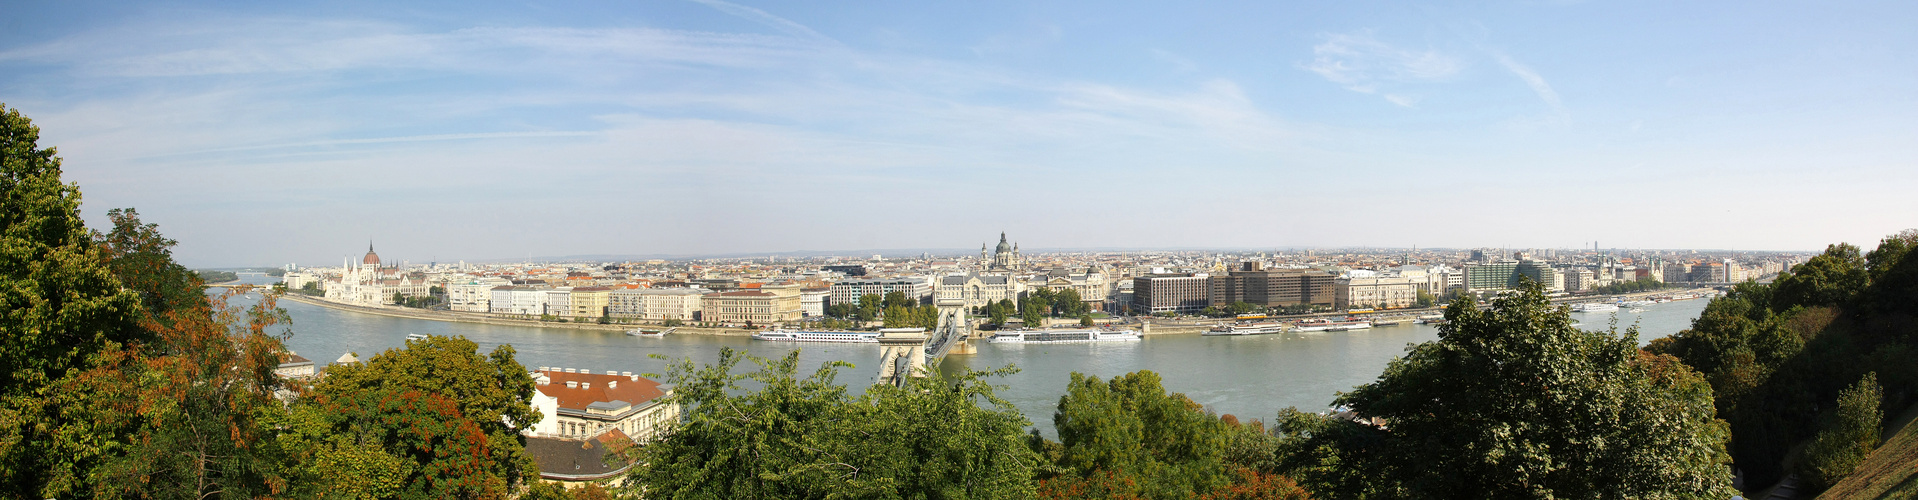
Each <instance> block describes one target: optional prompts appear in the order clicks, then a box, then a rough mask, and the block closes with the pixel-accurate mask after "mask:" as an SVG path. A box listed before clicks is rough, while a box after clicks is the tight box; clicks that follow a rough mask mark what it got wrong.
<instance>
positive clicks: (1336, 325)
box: [1325, 321, 1372, 332]
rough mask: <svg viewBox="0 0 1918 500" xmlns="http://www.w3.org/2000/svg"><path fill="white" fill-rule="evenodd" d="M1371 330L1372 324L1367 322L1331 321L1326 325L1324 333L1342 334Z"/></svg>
mask: <svg viewBox="0 0 1918 500" xmlns="http://www.w3.org/2000/svg"><path fill="white" fill-rule="evenodd" d="M1371 328H1372V323H1371V322H1369V321H1333V322H1332V323H1331V324H1328V325H1326V328H1325V331H1328V332H1343V331H1350V330H1369V329H1371Z"/></svg>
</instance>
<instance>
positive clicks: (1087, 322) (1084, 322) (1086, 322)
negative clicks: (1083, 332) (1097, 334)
mask: <svg viewBox="0 0 1918 500" xmlns="http://www.w3.org/2000/svg"><path fill="white" fill-rule="evenodd" d="M1079 326H1085V327H1089V326H1092V315H1090V314H1087V315H1083V316H1079Z"/></svg>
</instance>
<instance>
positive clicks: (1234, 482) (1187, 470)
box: [1028, 371, 1306, 499]
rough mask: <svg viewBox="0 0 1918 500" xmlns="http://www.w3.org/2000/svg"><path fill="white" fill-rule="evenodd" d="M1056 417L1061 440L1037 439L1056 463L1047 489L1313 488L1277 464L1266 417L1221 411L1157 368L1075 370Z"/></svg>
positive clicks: (1213, 492)
mask: <svg viewBox="0 0 1918 500" xmlns="http://www.w3.org/2000/svg"><path fill="white" fill-rule="evenodd" d="M1052 421H1053V427H1054V428H1055V429H1056V430H1057V431H1058V433H1059V441H1058V442H1052V441H1049V440H1046V439H1044V438H1043V437H1041V436H1040V435H1039V433H1038V431H1037V430H1035V431H1033V432H1032V434H1031V436H1030V437H1029V438H1028V441H1029V443H1031V446H1032V447H1033V449H1035V450H1037V451H1040V452H1041V453H1043V454H1044V455H1045V456H1046V458H1047V461H1048V462H1050V463H1051V465H1052V467H1050V468H1048V469H1046V471H1044V472H1043V473H1042V474H1041V475H1040V477H1041V478H1042V481H1041V482H1040V493H1041V496H1044V497H1046V498H1151V499H1175V498H1177V499H1183V498H1305V497H1306V494H1305V491H1304V490H1303V489H1300V488H1299V487H1298V486H1297V485H1295V484H1293V483H1292V482H1291V480H1289V479H1285V478H1282V477H1277V476H1274V475H1273V474H1271V473H1270V471H1269V469H1270V465H1271V463H1272V462H1271V458H1272V452H1273V451H1274V450H1276V440H1275V438H1273V437H1272V436H1270V435H1268V434H1266V433H1265V432H1264V428H1263V426H1260V425H1256V424H1253V425H1239V424H1238V422H1237V419H1235V418H1231V417H1230V416H1227V417H1226V418H1219V417H1215V416H1213V415H1212V414H1210V413H1208V412H1205V411H1203V409H1202V408H1201V407H1200V406H1199V405H1198V403H1194V402H1192V400H1191V399H1188V398H1186V397H1185V395H1183V394H1178V393H1167V392H1166V390H1165V388H1164V387H1163V385H1162V384H1161V383H1160V380H1159V375H1158V374H1157V373H1153V372H1151V371H1139V372H1134V373H1130V374H1126V375H1122V376H1119V377H1114V378H1113V379H1112V380H1110V381H1101V380H1099V379H1098V378H1097V377H1092V376H1086V375H1082V374H1078V373H1073V374H1072V380H1071V382H1070V383H1069V384H1068V386H1067V388H1066V394H1065V395H1064V396H1060V397H1059V407H1058V411H1057V412H1056V413H1054V414H1053V417H1052Z"/></svg>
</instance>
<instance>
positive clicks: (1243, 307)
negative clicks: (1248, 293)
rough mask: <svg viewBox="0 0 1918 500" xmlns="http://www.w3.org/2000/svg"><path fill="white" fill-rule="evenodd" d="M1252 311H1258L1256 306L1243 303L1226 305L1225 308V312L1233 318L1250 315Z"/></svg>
mask: <svg viewBox="0 0 1918 500" xmlns="http://www.w3.org/2000/svg"><path fill="white" fill-rule="evenodd" d="M1254 309H1258V306H1255V305H1252V304H1250V303H1247V302H1245V301H1239V302H1233V303H1231V304H1226V306H1225V312H1227V313H1230V314H1232V315H1234V316H1237V315H1240V314H1246V313H1250V312H1252V311H1253V310H1254Z"/></svg>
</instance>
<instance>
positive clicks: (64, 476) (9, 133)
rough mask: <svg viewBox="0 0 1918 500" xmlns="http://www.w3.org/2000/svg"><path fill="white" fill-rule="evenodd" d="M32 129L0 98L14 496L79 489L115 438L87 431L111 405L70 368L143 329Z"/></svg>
mask: <svg viewBox="0 0 1918 500" xmlns="http://www.w3.org/2000/svg"><path fill="white" fill-rule="evenodd" d="M39 135H40V129H39V128H38V127H35V126H33V124H32V122H31V120H28V119H27V118H26V117H24V116H21V115H20V112H19V111H18V110H13V109H9V108H6V107H5V106H3V105H0V309H4V312H0V490H4V491H6V492H11V493H12V494H13V495H17V496H21V497H46V496H59V495H65V494H69V493H71V492H74V491H84V489H85V484H87V482H88V477H87V476H88V474H89V471H90V470H91V469H92V468H93V467H95V466H97V464H98V463H99V461H101V460H103V459H105V458H106V457H107V456H108V455H109V454H111V453H112V450H113V449H114V448H116V447H117V446H116V445H115V442H117V441H118V440H116V439H114V436H116V435H117V434H116V432H114V431H113V430H109V429H96V428H94V426H95V424H96V420H95V417H96V416H100V415H110V414H112V413H113V410H112V409H96V408H95V407H94V405H93V404H91V403H89V401H90V400H92V399H94V398H93V396H92V395H91V394H88V393H86V392H84V391H87V390H90V389H92V388H93V387H94V386H95V385H94V384H90V383H89V382H90V381H89V380H87V379H86V378H85V377H83V376H82V374H83V373H86V372H87V371H88V370H89V369H91V368H94V367H97V366H100V365H102V364H111V363H114V362H118V360H119V358H121V357H123V356H124V355H125V354H124V352H123V351H121V349H123V348H124V347H125V346H127V345H128V344H129V343H137V342H143V341H148V340H151V339H153V338H154V334H153V332H151V331H150V330H147V329H145V328H140V327H139V324H138V323H139V321H140V320H141V318H142V317H143V313H142V312H141V306H140V304H141V302H142V298H141V296H140V294H139V292H136V291H134V290H131V289H128V288H125V287H123V286H122V285H121V283H120V280H118V279H116V278H115V277H114V275H113V272H112V270H111V269H110V268H109V266H108V265H106V264H105V263H104V262H103V260H104V255H103V252H102V251H101V250H100V249H99V247H98V246H97V245H96V244H95V242H94V241H93V238H92V235H91V234H90V233H89V232H88V231H87V229H86V227H85V225H84V224H83V223H82V221H81V220H80V214H79V210H80V189H79V187H77V186H74V185H72V184H66V183H63V182H61V180H60V159H59V158H58V157H56V156H54V154H55V151H54V150H53V149H52V148H46V149H41V148H40V147H39V145H38V140H39ZM96 411H97V413H96ZM100 431H106V432H104V435H102V433H101V432H100Z"/></svg>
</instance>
